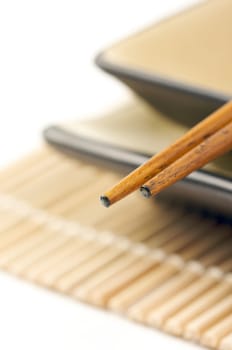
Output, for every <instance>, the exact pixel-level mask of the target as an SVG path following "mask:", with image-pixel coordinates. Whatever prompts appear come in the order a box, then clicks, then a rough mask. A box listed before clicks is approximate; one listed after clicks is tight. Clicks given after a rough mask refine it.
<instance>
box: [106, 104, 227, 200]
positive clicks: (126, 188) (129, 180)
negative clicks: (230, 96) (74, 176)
mask: <svg viewBox="0 0 232 350" xmlns="http://www.w3.org/2000/svg"><path fill="white" fill-rule="evenodd" d="M230 122H232V102H228V103H226V104H225V105H224V106H222V107H221V108H219V109H218V110H217V111H215V112H214V113H212V114H211V115H210V116H209V117H207V118H206V119H204V120H203V121H201V122H200V123H198V124H197V125H196V126H194V127H193V128H192V129H191V130H189V131H188V132H187V133H186V134H185V135H184V136H183V137H181V138H180V139H178V140H177V141H176V142H175V143H173V144H172V145H171V146H169V147H167V148H166V149H164V150H163V151H161V152H160V153H158V154H156V155H154V156H153V157H152V158H151V159H149V160H148V161H147V162H146V163H145V164H143V165H141V166H140V167H139V168H137V169H135V170H134V171H133V172H131V173H130V174H129V175H127V176H126V177H125V178H123V179H122V180H121V181H120V182H119V183H117V184H116V185H115V186H113V187H112V188H111V189H109V190H108V191H106V192H105V193H104V195H103V196H102V197H101V200H102V202H103V204H104V205H105V206H110V205H111V204H113V203H115V202H117V201H119V200H121V199H122V198H124V197H125V196H127V195H128V194H130V193H131V192H133V191H135V190H136V189H138V188H139V187H140V186H142V185H143V184H144V183H146V182H147V181H149V180H150V179H152V178H153V177H154V176H156V175H157V174H158V173H160V172H162V171H163V170H164V169H165V168H167V167H168V166H170V164H172V163H173V162H175V161H176V160H177V159H179V158H181V157H182V156H183V155H185V154H186V153H188V152H189V151H191V150H192V149H194V148H195V147H196V146H197V145H199V144H201V143H202V142H205V140H207V139H208V138H209V137H211V136H212V135H213V134H215V133H216V132H217V131H219V130H220V129H222V128H223V127H224V126H225V125H227V124H228V123H230ZM226 133H227V131H226V130H225V131H223V132H222V134H221V136H222V137H221V139H222V140H223V139H225V138H226V137H227V135H226ZM228 137H229V136H228ZM203 148H205V146H204V147H203ZM230 148H231V146H230V144H229V146H228V145H226V146H225V151H224V153H225V152H226V150H229V149H230ZM198 152H199V150H198ZM221 154H223V149H221V148H220V152H219V154H217V153H216V154H215V157H214V158H216V157H217V156H219V155H221ZM202 155H203V156H204V155H206V152H203V153H202ZM188 159H189V158H185V160H187V161H188ZM206 159H208V158H206ZM211 159H212V158H211V157H209V160H208V161H210V160H211ZM208 161H207V160H206V162H204V164H206V163H207V162H208ZM199 163H200V164H201V161H199ZM200 167H201V165H199V166H198V168H200ZM196 169H197V168H196ZM194 170H195V169H194ZM150 185H151V184H150Z"/></svg>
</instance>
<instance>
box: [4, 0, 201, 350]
mask: <svg viewBox="0 0 232 350" xmlns="http://www.w3.org/2000/svg"><path fill="white" fill-rule="evenodd" d="M195 2H196V1H193V0H191V1H190V0H182V1H181V0H170V1H168V0H150V1H149V0H141V1H135V0H117V1H116V0H115V1H112V0H111V1H110V0H83V1H79V0H75V1H72V0H62V1H59V0H40V1H35V0H28V1H27V0H21V1H18V0H0V165H4V164H6V163H8V162H10V161H12V160H14V159H16V158H17V157H18V156H20V155H22V154H26V153H27V152H30V151H31V150H32V149H33V148H35V147H37V145H38V144H39V143H40V142H41V130H42V129H43V127H45V126H46V125H48V124H51V123H56V122H58V121H63V120H69V119H75V118H83V117H85V116H86V115H91V113H93V114H94V113H96V111H99V110H104V109H105V108H109V106H111V105H112V104H114V103H117V102H118V101H119V100H121V99H124V98H125V97H126V96H127V94H128V93H129V92H128V91H127V89H126V88H124V87H123V86H122V85H121V84H120V83H118V82H116V81H115V80H114V79H112V78H111V77H109V76H107V75H105V74H104V73H102V72H100V71H99V70H98V69H96V68H95V67H94V66H93V64H92V60H93V57H94V55H95V54H96V53H97V52H99V50H101V49H102V48H104V47H106V46H108V45H109V44H111V43H113V42H115V41H117V40H118V39H119V38H121V37H123V36H126V35H128V34H129V33H131V32H133V31H136V30H138V29H140V28H143V27H144V26H145V25H147V24H150V23H151V22H153V21H156V20H159V19H161V18H163V17H165V16H167V15H169V14H172V13H174V12H176V11H178V10H180V9H182V8H184V7H186V6H188V5H190V4H192V3H195ZM0 330H1V333H0V348H1V349H4V350H9V349H16V348H17V349H24V350H27V349H34V350H35V349H58V350H59V349H87V350H89V349H98V348H101V349H102V350H104V349H107V350H108V349H133V350H137V349H154V348H157V349H167V348H169V349H178V350H181V349H196V348H197V347H196V346H194V345H189V344H187V343H185V342H182V341H179V340H177V339H176V338H172V337H169V336H167V335H164V334H162V333H160V332H157V331H154V330H151V329H147V328H144V327H142V326H140V325H136V324H132V323H131V322H129V321H127V320H124V319H121V318H120V317H118V316H115V315H112V314H109V313H105V312H102V311H99V310H96V309H93V308H90V307H88V306H86V305H82V304H78V303H77V302H74V301H73V300H71V299H68V298H65V297H62V296H60V295H56V294H54V293H51V292H49V291H46V290H43V289H40V288H39V287H36V286H32V285H30V284H27V283H24V282H22V281H19V280H17V279H16V278H14V277H10V276H8V275H5V274H4V273H1V274H0Z"/></svg>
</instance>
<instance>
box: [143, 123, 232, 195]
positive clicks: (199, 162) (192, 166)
mask: <svg viewBox="0 0 232 350" xmlns="http://www.w3.org/2000/svg"><path fill="white" fill-rule="evenodd" d="M231 149H232V122H230V123H229V124H227V125H226V126H224V128H222V129H220V130H219V131H217V132H216V133H215V134H214V135H212V136H210V137H208V138H207V139H206V140H205V141H203V142H201V143H200V144H199V145H198V146H196V147H195V148H193V149H192V150H191V151H189V152H188V153H186V154H185V155H184V156H183V157H181V158H179V159H178V160H176V161H175V162H174V163H172V164H171V165H169V166H168V167H167V168H165V169H164V170H163V171H161V172H160V173H159V174H157V175H156V176H154V177H153V178H152V179H151V180H149V181H148V182H146V183H145V185H143V186H142V187H141V188H140V190H141V192H142V194H143V196H144V197H151V196H154V195H156V194H158V193H159V192H161V191H162V190H164V189H165V188H167V187H169V186H170V185H172V184H174V183H175V182H177V181H178V180H181V179H183V178H184V177H185V176H187V175H189V174H190V173H191V172H193V171H194V170H197V169H199V168H201V167H203V166H204V165H205V164H207V163H209V162H210V161H212V160H214V159H216V158H217V157H220V156H221V155H222V154H224V153H226V152H228V151H230V150H231Z"/></svg>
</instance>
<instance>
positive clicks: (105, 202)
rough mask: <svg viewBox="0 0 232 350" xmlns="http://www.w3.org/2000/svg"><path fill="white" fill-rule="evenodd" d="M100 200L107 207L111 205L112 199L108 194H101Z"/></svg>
mask: <svg viewBox="0 0 232 350" xmlns="http://www.w3.org/2000/svg"><path fill="white" fill-rule="evenodd" d="M100 202H101V203H102V205H104V207H106V208H108V207H109V206H110V205H111V203H110V200H109V198H108V197H107V196H100Z"/></svg>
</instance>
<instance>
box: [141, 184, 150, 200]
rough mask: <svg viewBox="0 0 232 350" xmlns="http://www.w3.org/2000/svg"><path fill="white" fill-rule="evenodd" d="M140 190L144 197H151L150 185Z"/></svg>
mask: <svg viewBox="0 0 232 350" xmlns="http://www.w3.org/2000/svg"><path fill="white" fill-rule="evenodd" d="M140 192H141V194H142V195H143V197H145V198H150V197H151V191H150V189H149V187H147V186H145V185H144V186H141V187H140Z"/></svg>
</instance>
